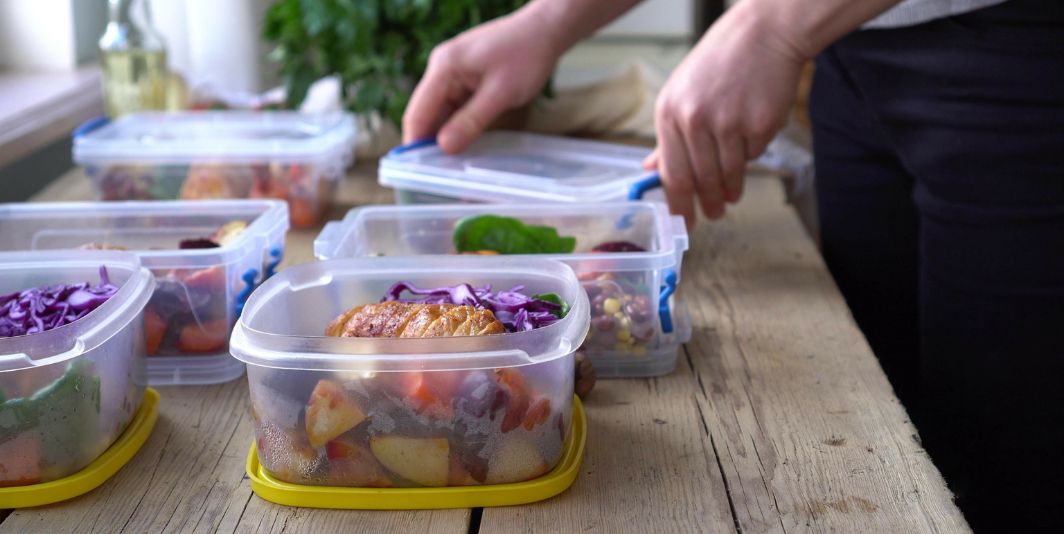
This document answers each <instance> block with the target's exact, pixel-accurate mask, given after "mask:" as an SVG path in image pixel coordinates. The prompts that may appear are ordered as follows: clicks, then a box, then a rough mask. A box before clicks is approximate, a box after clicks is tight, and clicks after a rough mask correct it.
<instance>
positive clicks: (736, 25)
mask: <svg viewBox="0 0 1064 534" xmlns="http://www.w3.org/2000/svg"><path fill="white" fill-rule="evenodd" d="M787 3H788V4H801V2H787ZM787 11H789V10H788V9H786V8H784V9H780V6H777V5H775V3H774V2H764V1H758V0H746V1H744V2H739V3H737V4H736V5H735V6H734V7H732V8H731V9H729V10H728V12H727V13H725V15H724V18H723V19H722V20H721V22H722V23H723V22H726V26H725V28H722V31H726V32H729V33H734V34H735V35H736V36H738V37H737V38H739V39H745V40H750V41H753V42H758V43H760V44H761V45H763V46H766V47H769V48H770V49H772V50H774V51H775V52H777V53H779V54H780V55H782V56H784V57H785V58H787V59H789V60H791V61H793V62H795V63H797V64H802V63H805V62H806V61H809V60H811V59H813V58H815V57H816V55H817V54H819V53H820V51H821V50H822V49H823V48H824V47H826V46H827V44H828V43H826V42H825V43H817V42H814V41H812V40H811V39H809V38H808V35H810V32H809V31H806V30H805V29H804V27H803V24H802V22H801V21H800V20H799V19H800V18H799V17H792V16H790V15H789V14H788V13H787Z"/></svg>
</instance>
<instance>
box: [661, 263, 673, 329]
mask: <svg viewBox="0 0 1064 534" xmlns="http://www.w3.org/2000/svg"><path fill="white" fill-rule="evenodd" d="M676 278H677V277H676V271H674V270H672V269H669V270H667V271H665V283H664V284H662V286H661V296H660V297H658V318H659V319H660V320H661V331H662V332H663V333H666V334H671V333H672V329H673V328H672V312H671V311H670V310H669V297H671V296H672V294H673V293H674V292H675V291H676Z"/></svg>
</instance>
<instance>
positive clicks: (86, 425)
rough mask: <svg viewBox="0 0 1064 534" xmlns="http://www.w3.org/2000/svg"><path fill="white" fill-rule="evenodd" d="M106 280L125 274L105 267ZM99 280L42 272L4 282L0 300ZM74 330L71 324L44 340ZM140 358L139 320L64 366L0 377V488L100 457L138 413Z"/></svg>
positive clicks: (63, 472)
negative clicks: (53, 286) (46, 287)
mask: <svg viewBox="0 0 1064 534" xmlns="http://www.w3.org/2000/svg"><path fill="white" fill-rule="evenodd" d="M108 274H109V275H110V277H111V280H112V282H114V283H116V284H120V283H124V282H125V281H126V280H127V279H128V278H129V275H130V272H129V271H125V272H123V270H122V269H119V268H116V267H114V266H109V267H108ZM98 280H99V272H98V269H97V268H91V269H73V268H72V269H69V270H67V271H66V272H65V273H63V274H62V275H56V273H55V272H54V271H51V272H49V271H44V272H37V273H35V274H30V275H27V276H26V277H15V279H11V278H7V279H5V280H3V283H2V285H0V294H6V293H9V292H13V291H19V290H22V289H28V288H30V287H37V286H40V285H46V284H57V283H74V282H80V281H91V282H93V283H95V282H97V281H98ZM101 311H102V310H96V311H94V312H93V313H99V312H101ZM77 327H78V323H77V322H74V323H71V324H70V325H66V326H63V327H60V328H59V329H56V330H53V331H51V332H47V333H45V334H48V333H53V332H59V331H60V330H63V329H67V330H68V331H72V330H76V329H77ZM35 335H43V334H35ZM49 337H50V336H49ZM143 354H144V336H143V315H142V314H137V315H136V318H135V319H134V320H132V321H131V322H129V323H128V324H126V325H124V326H122V327H121V329H120V330H119V331H118V332H117V333H116V334H115V335H114V336H112V337H111V338H109V339H108V340H107V341H105V342H104V343H103V344H101V345H99V346H98V347H96V348H94V349H92V350H89V351H88V352H85V353H83V354H81V355H79V356H76V357H74V358H72V359H70V360H67V361H63V362H58V363H54V364H51V365H44V366H41V367H33V368H28V369H22V370H18V371H4V372H0V400H2V402H0V486H20V485H27V484H36V483H41V482H48V481H51V480H56V479H59V478H63V477H66V476H68V475H71V474H73V473H76V472H77V471H79V470H81V469H83V468H84V467H85V466H87V465H88V464H89V463H91V462H92V461H93V460H95V459H96V458H97V457H98V456H100V455H101V454H103V452H104V451H105V450H107V448H108V447H110V446H111V444H112V443H114V441H115V440H116V439H118V436H119V435H121V434H122V432H123V431H124V430H125V428H126V426H127V425H128V424H129V422H130V420H132V418H133V414H134V413H135V412H136V411H137V409H138V408H139V407H140V402H141V399H142V398H143V395H144V384H145V364H144V358H143V356H142V355H143Z"/></svg>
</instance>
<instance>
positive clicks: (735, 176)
mask: <svg viewBox="0 0 1064 534" xmlns="http://www.w3.org/2000/svg"><path fill="white" fill-rule="evenodd" d="M717 157H718V159H719V160H720V172H721V174H722V175H723V176H722V178H721V182H722V183H723V186H724V200H726V201H728V202H732V203H734V202H737V201H738V200H739V198H740V197H742V196H743V181H744V178H745V177H746V141H745V140H743V138H742V137H741V136H738V135H724V136H719V137H717Z"/></svg>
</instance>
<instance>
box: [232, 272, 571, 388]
mask: <svg viewBox="0 0 1064 534" xmlns="http://www.w3.org/2000/svg"><path fill="white" fill-rule="evenodd" d="M399 281H405V282H409V283H412V284H413V285H415V286H417V287H425V288H429V287H440V286H455V285H458V284H462V283H469V284H472V285H474V286H477V287H481V286H483V285H487V284H490V285H491V286H492V287H493V288H494V289H495V290H496V291H498V290H507V289H510V288H512V287H514V286H517V285H522V286H524V287H525V292H526V293H527V294H537V293H556V294H558V295H559V296H560V297H561V298H562V299H563V300H565V301H566V302H568V303H569V304H570V309H569V313H567V314H566V316H565V317H564V318H563V319H561V320H559V321H557V322H555V323H554V324H551V325H549V326H545V327H542V328H537V329H535V330H530V331H527V332H517V333H510V334H501V335H493V336H466V337H436V338H402V339H393V338H345V337H325V336H324V335H323V332H324V330H325V327H326V325H327V324H328V323H329V322H330V321H332V320H333V319H334V318H335V317H336V316H338V315H339V314H340V313H342V312H344V311H346V310H348V309H350V308H353V307H355V306H358V305H361V304H367V303H371V302H379V301H380V299H381V297H382V296H383V295H384V294H385V292H386V291H387V290H388V288H390V287H391V286H392V284H394V283H395V282H399ZM589 308H590V306H589V304H588V301H587V294H586V293H584V291H583V289H582V287H581V286H580V282H579V281H577V279H576V275H575V274H574V273H573V270H572V269H570V268H569V267H568V266H567V265H565V264H563V263H561V262H557V261H553V260H547V259H541V258H513V257H499V258H471V257H450V258H439V259H434V260H433V261H432V262H425V261H422V260H419V259H418V258H360V259H338V260H327V261H319V262H311V263H305V264H302V265H297V266H295V267H289V268H287V269H285V270H283V271H281V272H279V273H277V274H276V275H274V276H273V277H271V278H270V279H268V280H267V281H266V282H264V283H263V284H262V285H260V286H259V287H258V288H257V289H255V291H254V292H253V293H252V294H251V298H249V299H248V301H247V304H246V305H245V307H244V311H243V313H242V314H241V316H240V320H239V321H237V323H236V326H235V327H234V328H233V335H232V338H231V339H230V343H229V349H230V351H231V352H232V354H233V356H235V357H236V358H237V359H238V360H241V361H243V362H244V363H247V364H249V365H258V366H263V367H272V368H280V369H298V370H334V371H335V370H346V371H360V372H372V371H409V370H426V371H427V370H434V371H444V370H468V369H490V368H499V367H515V366H520V365H527V364H532V363H538V362H543V361H549V360H553V359H556V358H562V357H565V356H568V355H569V354H571V353H572V352H573V351H575V350H576V349H577V348H578V347H580V345H581V343H583V341H584V336H586V335H587V329H588V326H589V325H590V317H589Z"/></svg>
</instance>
